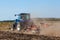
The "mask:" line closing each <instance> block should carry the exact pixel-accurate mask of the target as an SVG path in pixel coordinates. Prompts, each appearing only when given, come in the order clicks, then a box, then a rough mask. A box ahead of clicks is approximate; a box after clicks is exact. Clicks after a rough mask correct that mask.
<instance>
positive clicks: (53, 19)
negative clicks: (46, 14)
mask: <svg viewBox="0 0 60 40" xmlns="http://www.w3.org/2000/svg"><path fill="white" fill-rule="evenodd" d="M33 19H37V20H41V21H44V20H45V21H60V18H33Z"/></svg>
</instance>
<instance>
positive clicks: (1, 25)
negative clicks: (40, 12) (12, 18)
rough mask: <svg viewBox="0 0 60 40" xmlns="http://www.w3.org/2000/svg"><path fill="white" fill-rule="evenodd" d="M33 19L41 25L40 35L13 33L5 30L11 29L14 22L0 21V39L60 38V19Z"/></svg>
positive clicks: (45, 39) (53, 39)
mask: <svg viewBox="0 0 60 40" xmlns="http://www.w3.org/2000/svg"><path fill="white" fill-rule="evenodd" d="M32 20H33V22H34V24H36V25H37V26H39V27H40V35H33V34H32V35H28V34H20V33H13V32H12V33H11V32H9V31H5V30H10V28H11V26H12V24H13V22H0V40H60V21H46V20H44V19H43V20H41V19H32ZM41 23H43V24H41ZM46 24H47V26H46ZM43 35H44V36H43ZM25 38H26V39H25Z"/></svg>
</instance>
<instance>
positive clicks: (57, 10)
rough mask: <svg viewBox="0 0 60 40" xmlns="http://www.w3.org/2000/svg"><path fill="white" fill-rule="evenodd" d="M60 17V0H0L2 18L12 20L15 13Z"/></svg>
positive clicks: (0, 16) (0, 17)
mask: <svg viewBox="0 0 60 40" xmlns="http://www.w3.org/2000/svg"><path fill="white" fill-rule="evenodd" d="M22 12H23V13H24V12H25V13H31V17H32V18H35V17H44V18H45V17H55V18H60V0H0V20H12V19H15V18H16V17H15V16H14V15H15V14H19V13H22Z"/></svg>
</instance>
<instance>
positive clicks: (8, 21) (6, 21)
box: [0, 20, 15, 22]
mask: <svg viewBox="0 0 60 40" xmlns="http://www.w3.org/2000/svg"><path fill="white" fill-rule="evenodd" d="M14 21H15V20H4V21H0V22H14Z"/></svg>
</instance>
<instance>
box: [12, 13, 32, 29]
mask: <svg viewBox="0 0 60 40" xmlns="http://www.w3.org/2000/svg"><path fill="white" fill-rule="evenodd" d="M15 16H18V19H16V20H15V22H14V24H13V29H14V30H15V29H17V30H22V29H26V28H27V27H28V26H30V24H31V22H32V21H31V20H30V14H29V13H20V14H16V15H15Z"/></svg>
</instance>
